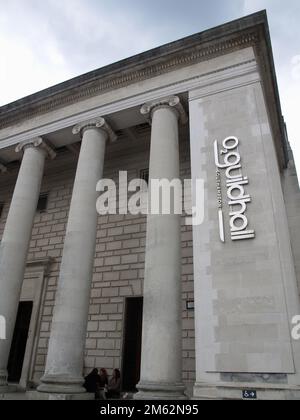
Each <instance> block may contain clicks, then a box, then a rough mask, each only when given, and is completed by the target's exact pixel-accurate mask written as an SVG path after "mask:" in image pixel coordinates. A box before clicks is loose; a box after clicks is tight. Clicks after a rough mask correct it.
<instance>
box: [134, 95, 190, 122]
mask: <svg viewBox="0 0 300 420" xmlns="http://www.w3.org/2000/svg"><path fill="white" fill-rule="evenodd" d="M161 108H171V109H172V110H174V111H175V112H176V114H177V116H178V120H179V122H180V124H183V125H184V124H186V123H187V122H188V116H187V113H186V112H185V109H184V107H183V106H182V103H181V102H180V98H179V97H178V96H168V97H166V98H162V99H158V100H155V101H151V102H147V103H146V104H144V105H143V106H142V108H141V114H142V115H144V116H145V117H146V119H147V121H148V122H149V123H150V124H151V121H152V117H153V112H154V111H155V110H156V109H161Z"/></svg>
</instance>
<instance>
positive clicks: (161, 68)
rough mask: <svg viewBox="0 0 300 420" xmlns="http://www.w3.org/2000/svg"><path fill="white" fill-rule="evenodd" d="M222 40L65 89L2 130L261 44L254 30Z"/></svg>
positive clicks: (21, 111) (26, 108)
mask: <svg viewBox="0 0 300 420" xmlns="http://www.w3.org/2000/svg"><path fill="white" fill-rule="evenodd" d="M221 39H222V40H220V38H219V39H218V40H214V41H210V42H206V43H201V42H200V41H199V43H198V44H197V45H194V46H192V47H189V48H181V49H180V51H176V52H173V53H170V54H167V55H165V56H163V57H156V58H155V59H154V60H153V59H152V60H151V59H148V60H146V61H145V62H144V63H142V64H140V63H139V64H136V65H134V66H130V68H128V69H124V70H122V69H120V70H119V71H118V72H115V73H113V74H107V75H104V76H102V77H99V78H96V79H94V80H92V81H88V82H86V83H84V84H81V85H79V86H77V87H71V88H66V89H65V90H62V91H61V92H58V93H54V94H52V95H51V94H49V95H48V97H46V98H44V99H43V98H39V99H36V101H35V102H34V101H33V102H32V103H29V104H24V105H23V106H21V107H20V108H19V107H18V108H16V109H10V110H8V111H7V112H3V113H2V115H1V116H0V129H1V128H4V127H7V126H10V125H13V124H14V123H16V122H20V121H21V120H24V119H29V118H31V117H35V116H37V115H41V114H45V113H47V112H50V111H54V110H56V109H59V108H61V107H64V106H68V105H72V104H74V103H76V102H78V101H82V100H84V99H88V98H90V97H93V96H96V95H99V94H101V93H104V92H108V91H110V90H115V89H118V88H122V87H125V86H129V85H131V84H134V83H138V82H141V81H143V80H147V79H149V78H153V77H156V76H159V75H162V74H165V73H168V72H171V71H174V70H176V69H180V68H182V67H186V66H190V65H193V64H197V63H199V62H201V61H207V60H209V59H212V58H214V57H216V56H220V55H224V54H228V53H230V52H233V51H236V50H239V49H242V48H246V47H249V46H253V45H255V44H256V43H257V42H258V41H259V31H258V28H257V27H255V28H253V29H252V30H249V31H246V32H245V31H244V32H242V33H239V34H237V35H235V36H230V37H228V36H227V39H224V38H221Z"/></svg>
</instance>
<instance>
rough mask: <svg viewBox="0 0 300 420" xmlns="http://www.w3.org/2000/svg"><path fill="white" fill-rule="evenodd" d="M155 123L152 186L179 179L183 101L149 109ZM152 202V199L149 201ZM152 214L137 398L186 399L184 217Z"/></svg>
mask: <svg viewBox="0 0 300 420" xmlns="http://www.w3.org/2000/svg"><path fill="white" fill-rule="evenodd" d="M141 112H142V114H144V115H149V117H150V118H151V119H152V132H151V152H150V169H149V171H150V174H149V178H150V182H152V180H153V179H158V180H161V179H168V180H170V181H172V180H178V179H180V176H179V136H178V123H179V122H182V123H185V122H186V114H185V112H184V109H183V107H182V105H181V104H180V101H179V98H178V97H171V98H167V99H164V100H161V101H158V102H153V103H150V104H146V105H144V106H143V107H142V109H141ZM150 201H151V197H150ZM172 213H174V211H173V212H171V214H168V215H163V214H159V215H151V214H149V215H148V219H147V240H146V261H145V280H144V311H143V339H142V365H141V380H140V383H139V384H138V389H139V393H138V394H137V395H136V399H162V400H167V399H174V400H178V399H185V396H184V389H185V388H184V386H183V383H182V295H181V215H176V214H172Z"/></svg>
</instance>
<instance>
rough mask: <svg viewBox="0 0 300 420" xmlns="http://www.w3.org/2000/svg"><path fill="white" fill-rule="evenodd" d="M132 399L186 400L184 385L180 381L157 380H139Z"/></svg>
mask: <svg viewBox="0 0 300 420" xmlns="http://www.w3.org/2000/svg"><path fill="white" fill-rule="evenodd" d="M137 388H138V390H139V392H138V393H137V394H135V395H134V400H173V401H176V400H187V399H188V397H187V396H186V395H185V393H184V391H185V386H184V385H183V384H182V383H178V384H168V383H159V382H141V383H139V384H138V385H137Z"/></svg>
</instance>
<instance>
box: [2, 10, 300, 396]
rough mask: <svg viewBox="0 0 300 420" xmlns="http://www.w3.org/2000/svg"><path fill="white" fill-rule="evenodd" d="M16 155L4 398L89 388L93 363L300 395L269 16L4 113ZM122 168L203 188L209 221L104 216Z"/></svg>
mask: <svg viewBox="0 0 300 420" xmlns="http://www.w3.org/2000/svg"><path fill="white" fill-rule="evenodd" d="M145 104H146V105H145ZM141 109H142V112H141ZM186 116H188V121H185V119H186ZM224 139H227V140H224ZM235 142H236V144H235ZM222 143H223V145H222ZM237 143H238V145H237ZM234 146H236V147H234ZM222 147H223V149H224V148H225V150H221V148H222ZM226 147H227V148H226ZM226 153H227V154H226ZM229 154H230V156H229ZM226 159H227V160H226ZM235 159H236V161H234V160H235ZM0 161H1V172H2V174H1V177H0V191H1V196H0V203H1V208H2V213H1V225H0V229H1V235H2V243H1V250H0V287H1V290H0V315H3V316H4V317H5V319H6V321H7V325H6V327H7V328H6V329H7V339H6V340H0V394H2V395H3V398H5V394H6V393H8V392H12V390H13V389H15V388H14V386H13V385H12V383H14V384H15V383H17V384H18V387H19V388H22V389H24V390H26V389H27V391H29V390H35V389H36V388H37V391H35V392H33V393H30V396H31V397H32V398H50V396H51V398H53V396H54V395H56V396H57V395H59V398H66V399H72V398H84V394H83V389H82V375H84V374H86V373H87V372H89V371H90V370H91V369H92V368H94V367H97V368H101V367H105V368H107V369H108V371H109V373H112V370H113V369H114V368H120V369H121V372H122V381H123V388H124V390H130V391H131V390H133V389H134V388H135V386H137V389H138V390H139V393H138V394H137V395H136V398H142V399H145V398H149V399H153V398H161V399H184V398H187V397H194V398H196V399H199V398H233V399H238V398H242V397H243V391H245V390H255V391H256V393H257V397H258V398H259V399H264V398H279V399H285V398H299V396H300V392H299V391H300V342H299V341H297V340H293V339H292V337H291V329H292V318H293V317H294V316H295V315H297V314H300V303H299V287H300V265H299V261H300V255H299V253H300V242H299V241H300V235H299V234H300V193H299V184H298V180H297V174H296V170H295V166H294V163H293V157H292V152H291V150H290V147H289V145H288V141H287V136H286V131H285V127H284V123H283V118H282V115H281V109H280V102H279V95H278V90H277V85H276V76H275V70H274V64H273V60H272V49H271V44H270V39H269V34H268V25H267V19H266V16H265V13H264V12H260V13H257V14H255V15H251V16H248V17H246V18H243V19H240V20H238V21H234V22H231V23H229V24H226V25H223V26H221V27H218V28H215V29H212V30H209V31H206V32H203V33H200V34H197V35H193V36H191V37H188V38H185V39H183V40H180V41H176V42H174V43H171V44H168V45H166V46H163V47H160V48H158V49H155V50H151V51H149V52H146V53H143V54H141V55H139V56H135V57H132V58H130V59H127V60H124V61H121V62H119V63H116V64H112V65H110V66H107V67H105V68H103V69H100V70H97V71H95V72H91V73H88V74H86V75H83V76H80V77H78V78H75V79H72V80H70V81H68V82H65V83H62V84H60V85H57V86H55V87H53V88H50V89H47V90H45V91H42V92H39V93H37V94H35V95H32V96H30V97H27V98H24V99H21V100H19V101H17V102H15V103H12V104H9V105H7V106H4V107H2V108H0ZM218 164H219V166H218ZM234 164H235V165H236V166H239V167H238V168H232V166H234ZM148 170H149V173H148ZM120 171H127V173H128V180H129V181H130V180H132V179H135V178H140V177H142V178H146V177H148V175H149V177H150V180H151V179H153V178H159V179H162V178H167V179H173V178H176V177H177V178H178V177H180V179H181V180H188V179H190V178H192V180H193V181H194V182H195V181H196V180H197V179H200V180H204V220H203V223H201V224H196V225H194V226H188V225H186V223H185V220H186V215H185V214H183V215H182V216H176V215H169V216H166V215H156V216H150V217H149V218H148V220H147V217H146V216H145V215H141V214H138V215H132V214H115V215H114V214H109V215H103V216H100V215H97V213H96V199H97V196H98V195H99V193H97V192H96V184H97V182H98V180H99V179H101V177H103V178H108V179H112V180H115V181H116V183H117V184H118V179H119V172H120ZM234 171H237V172H234ZM225 174H226V176H225ZM240 177H241V179H240V180H239V181H236V183H237V182H239V184H238V185H239V186H237V184H236V183H235V184H234V179H238V178H240ZM233 186H234V188H233V190H230V187H233ZM234 189H235V194H233V191H234ZM229 190H230V191H231V192H232V198H231V204H229V205H228V202H229V201H230V200H229V201H228V198H229V197H230V191H229ZM236 191H239V192H240V193H243V195H242V197H240V200H238V201H239V202H240V203H239V204H238V203H236V202H235V204H234V203H233V202H234V201H235V200H237V198H236ZM228 194H229V195H228ZM192 198H193V204H194V205H198V202H196V197H195V196H194V193H193V195H192ZM235 206H240V209H239V211H237V208H236V207H235ZM241 209H243V211H241ZM237 213H238V217H237V219H239V220H240V221H242V222H245V228H242V227H241V226H240V225H238V224H236V223H235V221H236V220H237V219H234V217H235V216H234V214H237ZM146 234H147V240H146ZM145 262H146V264H145ZM143 308H144V309H143ZM24 337H25V338H24ZM7 366H8V369H7ZM28 395H29V394H28Z"/></svg>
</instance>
